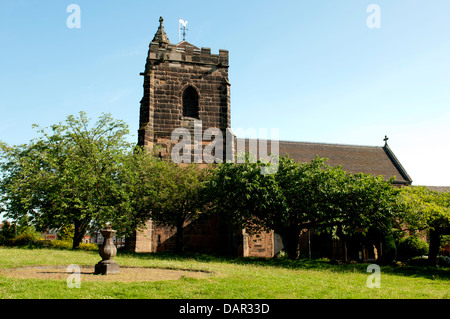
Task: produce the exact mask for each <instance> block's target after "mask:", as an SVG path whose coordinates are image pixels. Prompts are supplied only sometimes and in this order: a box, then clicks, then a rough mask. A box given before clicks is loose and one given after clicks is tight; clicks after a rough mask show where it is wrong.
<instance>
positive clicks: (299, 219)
mask: <svg viewBox="0 0 450 319" xmlns="http://www.w3.org/2000/svg"><path fill="white" fill-rule="evenodd" d="M325 162H326V159H321V158H318V157H317V158H315V159H314V160H312V161H311V162H307V163H298V162H295V161H294V160H292V159H290V158H288V157H280V158H279V161H278V163H279V164H278V170H277V172H276V173H275V174H261V173H260V172H261V166H266V165H270V164H265V163H261V162H257V163H249V162H248V161H247V162H246V163H243V164H232V163H225V164H220V165H219V167H218V170H217V172H216V174H215V177H214V178H213V179H212V181H211V183H210V187H209V191H210V193H212V194H214V196H213V197H215V198H216V201H215V202H216V205H215V209H216V210H220V211H221V213H222V214H227V216H228V217H227V219H228V220H230V221H233V222H234V223H235V224H237V225H239V226H240V227H242V228H246V229H247V230H250V232H252V233H255V232H259V231H262V230H269V229H272V230H274V231H275V232H276V233H278V234H279V235H280V236H281V238H282V240H283V245H284V247H285V248H284V249H285V250H286V253H287V254H288V257H289V258H291V259H297V258H299V253H300V252H299V236H300V234H301V231H302V230H303V229H306V228H311V227H320V228H321V229H324V230H325V231H329V232H334V235H335V236H339V235H341V236H342V235H345V234H351V233H352V232H353V231H354V229H356V228H358V229H360V230H362V232H366V233H367V232H368V231H369V229H377V230H382V233H384V232H387V231H388V230H390V220H391V218H392V216H393V212H394V210H393V208H394V205H395V194H394V191H393V188H392V186H391V183H390V182H389V181H384V180H383V179H382V178H381V177H372V176H370V175H364V174H356V175H353V174H349V173H346V172H345V171H343V170H342V168H341V167H332V166H330V165H326V164H325Z"/></svg>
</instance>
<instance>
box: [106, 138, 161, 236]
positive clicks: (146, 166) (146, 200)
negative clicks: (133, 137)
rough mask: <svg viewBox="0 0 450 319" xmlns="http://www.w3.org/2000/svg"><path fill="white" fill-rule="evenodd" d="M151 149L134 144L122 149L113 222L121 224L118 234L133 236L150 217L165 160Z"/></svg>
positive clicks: (156, 199) (156, 198)
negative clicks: (117, 203)
mask: <svg viewBox="0 0 450 319" xmlns="http://www.w3.org/2000/svg"><path fill="white" fill-rule="evenodd" d="M155 152H157V149H155V150H154V152H150V151H148V150H147V149H145V148H143V147H141V146H137V147H135V148H134V149H131V150H129V151H127V152H125V153H124V154H123V156H122V159H121V163H122V166H121V169H120V171H119V173H118V176H117V177H118V180H119V183H120V185H121V188H120V194H118V197H120V198H121V200H120V205H119V210H120V212H121V213H120V214H118V215H117V216H115V218H114V220H115V224H117V225H121V227H120V229H121V231H120V232H119V233H118V234H119V235H120V234H122V235H127V238H129V237H132V236H133V234H134V232H135V231H136V230H138V229H140V228H141V227H142V226H144V224H145V222H146V221H147V220H148V219H150V218H151V212H152V209H153V208H154V205H155V203H156V202H157V201H158V194H159V191H158V188H157V185H158V184H160V183H161V180H160V179H161V178H163V177H164V176H162V175H161V174H162V172H163V171H164V165H165V163H164V162H163V161H162V160H160V159H159V158H158V157H156V156H154V153H155Z"/></svg>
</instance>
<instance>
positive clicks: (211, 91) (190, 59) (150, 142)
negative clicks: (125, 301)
mask: <svg viewBox="0 0 450 319" xmlns="http://www.w3.org/2000/svg"><path fill="white" fill-rule="evenodd" d="M163 21H164V20H163V19H162V17H161V18H160V20H159V22H160V25H159V27H158V30H157V32H156V34H155V36H154V38H153V40H152V41H151V43H150V45H149V50H148V56H147V61H146V64H145V71H144V72H143V73H141V75H142V76H143V77H144V85H143V87H144V94H143V98H142V100H141V107H140V123H139V131H138V144H139V145H142V146H145V147H147V148H149V149H152V148H153V147H154V146H155V145H158V146H159V147H161V152H160V155H161V156H162V157H167V156H169V154H170V150H171V148H172V147H173V145H175V144H176V143H177V142H178V141H175V140H171V134H172V132H173V131H174V130H175V129H176V128H187V129H189V131H190V132H193V129H194V122H195V121H196V120H197V121H201V123H202V133H203V132H204V131H205V130H206V129H208V128H218V129H220V131H221V132H222V134H223V139H224V141H225V136H226V134H227V132H228V131H229V129H230V127H231V123H230V122H231V117H230V82H229V80H228V67H229V64H228V58H229V56H228V51H227V50H219V54H212V53H211V49H210V48H204V47H202V48H201V49H199V48H198V47H196V46H194V45H192V44H190V43H189V42H186V41H182V42H180V43H178V44H172V43H170V40H169V37H168V36H167V34H166V33H165V31H164V26H163ZM196 123H198V122H196ZM225 147H227V146H226V145H224V148H223V149H224V150H225V149H226V148H225Z"/></svg>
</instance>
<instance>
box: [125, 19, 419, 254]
mask: <svg viewBox="0 0 450 319" xmlns="http://www.w3.org/2000/svg"><path fill="white" fill-rule="evenodd" d="M163 22H164V20H163V18H162V17H161V18H160V19H159V27H158V29H157V31H156V34H155V35H154V37H153V40H152V41H151V42H150V45H149V50H148V56H147V59H146V64H145V70H144V72H142V73H141V76H143V89H144V92H143V97H142V100H141V102H140V119H139V130H138V145H141V146H145V147H146V148H148V149H153V148H154V147H156V146H158V152H159V154H158V155H159V156H160V157H161V158H170V155H171V150H172V148H173V147H174V146H175V145H176V144H177V143H178V142H179V140H178V139H173V136H172V132H173V131H174V130H175V129H177V128H183V129H186V130H188V131H189V132H191V133H192V134H193V135H194V141H195V140H196V139H195V135H196V134H197V135H198V134H202V136H203V134H204V133H205V130H206V129H208V128H215V129H217V130H219V131H220V132H221V133H222V136H224V137H225V136H226V137H227V138H226V139H223V144H224V145H223V148H222V149H223V151H224V153H227V154H232V156H233V157H234V155H235V152H236V145H245V147H246V150H248V147H249V146H248V145H249V141H248V140H242V139H239V138H237V137H236V136H234V135H233V132H232V131H231V105H230V82H229V80H228V69H229V52H228V51H227V50H219V52H218V54H213V53H211V49H210V48H205V47H202V48H198V47H196V46H195V45H192V44H190V43H189V42H187V41H184V40H183V41H181V42H180V43H178V44H172V43H171V42H170V40H169V37H168V36H167V34H166V32H165V31H164V26H163ZM198 123H201V127H200V128H199V127H198ZM228 137H231V138H228ZM384 142H385V143H384V145H382V146H375V147H374V146H361V145H340V144H324V143H307V142H295V141H278V151H279V155H280V156H284V155H289V156H290V157H291V158H292V159H294V160H296V161H299V162H308V161H311V160H312V159H314V158H315V157H316V156H319V157H326V158H328V159H329V161H328V164H330V165H341V166H342V168H343V169H344V170H346V171H348V172H351V173H367V174H372V175H377V176H378V175H382V176H383V177H384V178H385V179H390V178H392V177H394V178H395V182H394V183H395V184H396V185H397V186H407V185H411V183H412V180H411V178H410V176H409V175H408V173H407V172H406V171H405V169H404V168H403V166H402V165H401V163H400V162H399V161H398V159H397V157H396V156H395V155H394V153H393V151H392V150H391V149H390V147H389V145H388V139H387V137H386V138H385V139H384ZM205 145H206V144H205V142H202V141H201V139H200V142H197V145H193V147H194V148H195V147H204V146H205ZM174 234H175V231H174V230H173V229H170V228H169V227H161V226H158V225H156V224H154V223H152V221H151V220H149V221H148V222H147V223H146V227H145V229H142V230H137V231H136V232H135V234H134V236H133V237H132V238H130V240H129V243H128V244H127V246H128V249H130V250H133V251H135V252H158V251H170V250H172V249H173V248H174V238H173V237H174ZM184 234H185V235H184V236H185V239H186V247H187V250H189V251H195V252H208V253H218V254H227V255H233V256H242V257H247V256H252V257H273V256H275V255H276V254H277V253H278V252H279V251H280V250H281V249H282V248H283V247H282V243H281V239H280V237H279V236H278V235H277V234H276V233H274V232H268V233H261V234H258V235H254V236H249V235H248V234H246V233H245V230H236V229H230V228H229V226H227V225H226V224H225V223H224V222H223V221H221V220H220V218H219V217H218V216H215V217H214V216H213V217H208V218H203V219H199V220H197V221H195V222H193V223H192V224H190V225H186V229H185V231H184ZM311 238H313V239H311ZM300 242H301V248H302V253H303V251H309V252H311V245H312V246H313V248H314V246H315V242H314V236H313V230H305V232H304V234H303V235H302V236H301V238H300ZM330 243H331V239H330ZM340 248H342V247H339V243H332V245H331V244H330V246H329V247H327V248H325V250H328V251H330V253H332V254H334V255H336V254H337V255H339V249H340Z"/></svg>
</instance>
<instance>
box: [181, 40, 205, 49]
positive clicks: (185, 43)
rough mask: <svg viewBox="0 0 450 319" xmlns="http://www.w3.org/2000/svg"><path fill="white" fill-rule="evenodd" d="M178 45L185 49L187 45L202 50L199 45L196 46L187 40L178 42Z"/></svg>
mask: <svg viewBox="0 0 450 319" xmlns="http://www.w3.org/2000/svg"><path fill="white" fill-rule="evenodd" d="M176 47H177V48H182V49H184V48H186V47H193V48H194V50H200V49H199V48H198V47H196V46H195V45H193V44H191V43H189V42H187V41H184V40H183V41H181V42H180V43H178V44H177V45H176Z"/></svg>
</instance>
